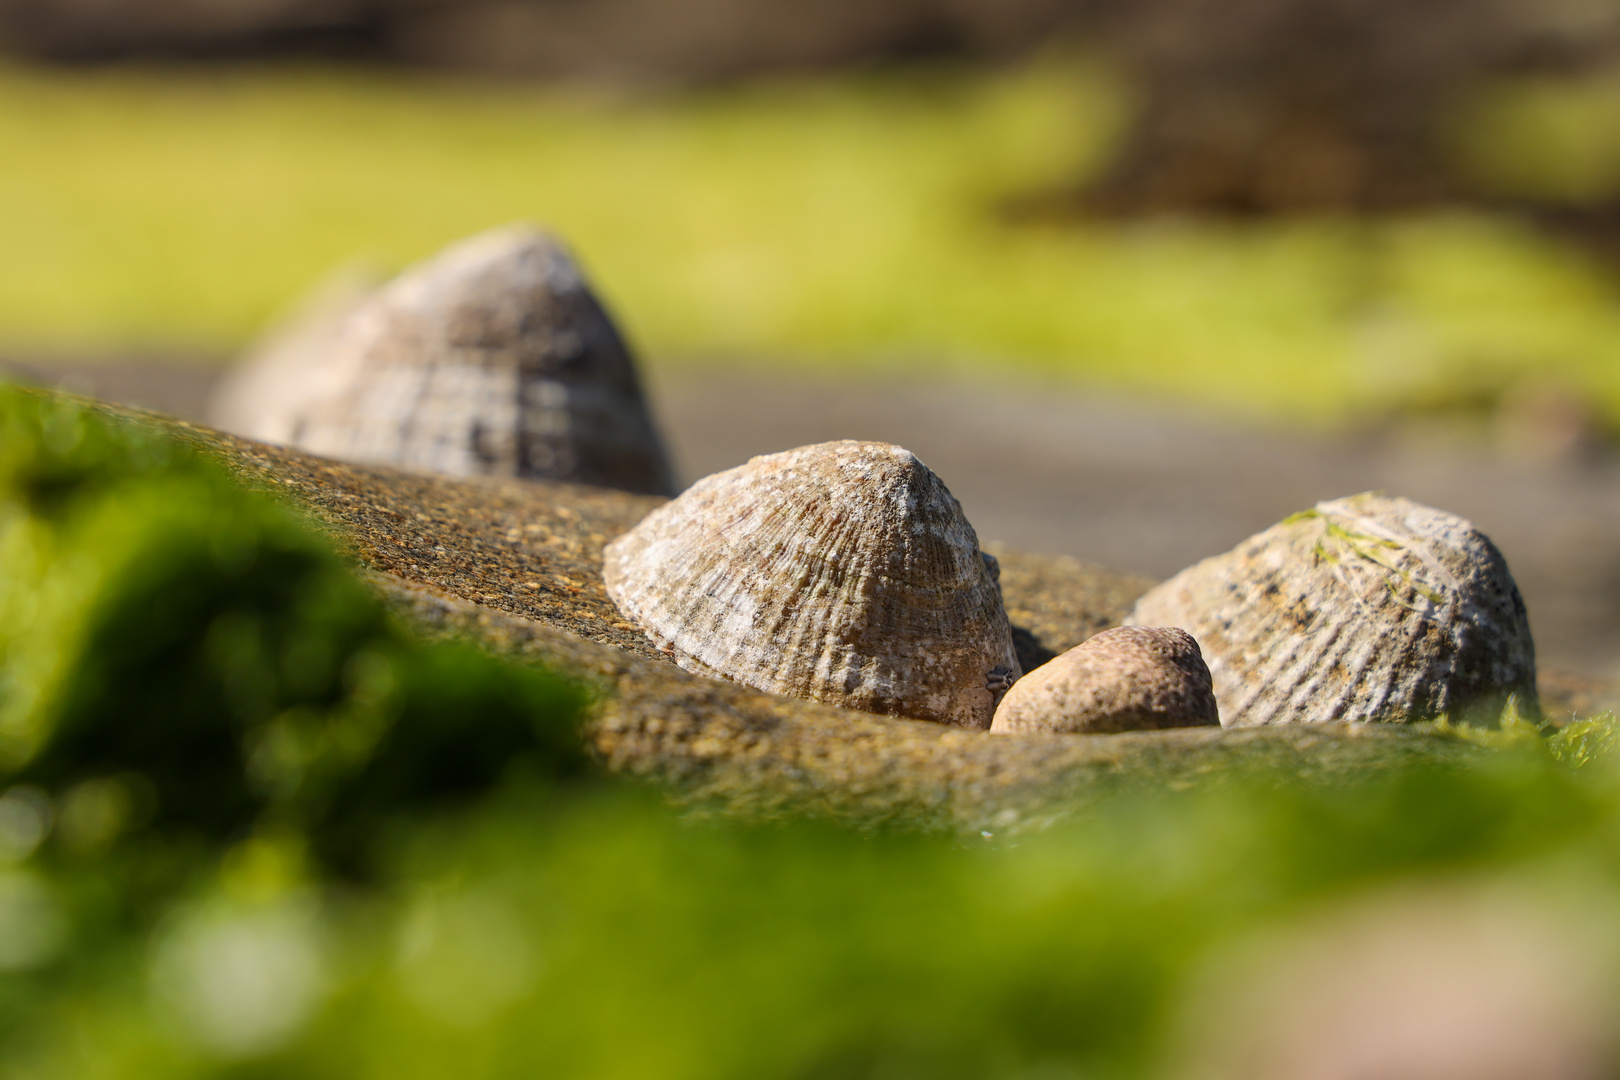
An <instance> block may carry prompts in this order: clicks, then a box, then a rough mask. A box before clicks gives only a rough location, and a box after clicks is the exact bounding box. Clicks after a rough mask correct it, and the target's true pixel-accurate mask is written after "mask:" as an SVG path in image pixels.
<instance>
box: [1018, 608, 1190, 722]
mask: <svg viewBox="0 0 1620 1080" xmlns="http://www.w3.org/2000/svg"><path fill="white" fill-rule="evenodd" d="M1220 722H1221V721H1220V717H1219V714H1218V713H1217V712H1216V709H1215V693H1214V690H1213V688H1212V687H1211V685H1210V677H1209V668H1208V667H1206V666H1205V664H1204V658H1203V655H1202V654H1201V653H1200V652H1199V651H1198V642H1196V641H1194V640H1193V638H1192V635H1190V634H1188V633H1187V632H1186V631H1184V630H1177V629H1175V628H1174V627H1163V626H1117V627H1115V628H1113V629H1112V630H1104V631H1103V632H1102V633H1100V634H1098V635H1097V636H1096V637H1094V638H1091V639H1089V640H1088V641H1086V642H1085V643H1084V644H1082V645H1078V646H1076V647H1075V648H1073V649H1070V650H1069V651H1068V652H1066V653H1064V654H1063V655H1062V656H1060V657H1058V658H1057V659H1055V660H1052V661H1051V662H1049V663H1047V664H1046V665H1044V666H1042V667H1041V668H1039V669H1037V670H1036V671H1033V672H1031V673H1030V674H1028V675H1026V676H1024V678H1022V679H1020V680H1019V681H1018V682H1016V683H1014V684H1013V687H1012V689H1011V690H1009V691H1007V696H1006V697H1004V698H1002V699H1001V704H1000V705H998V706H997V707H996V716H995V720H994V722H993V723H991V725H990V730H991V731H996V732H1002V733H1005V734H1008V735H1028V734H1032V733H1035V732H1049V733H1060V732H1069V733H1075V734H1087V735H1106V734H1111V733H1114V732H1120V731H1158V730H1163V729H1165V728H1185V727H1218V726H1220Z"/></svg>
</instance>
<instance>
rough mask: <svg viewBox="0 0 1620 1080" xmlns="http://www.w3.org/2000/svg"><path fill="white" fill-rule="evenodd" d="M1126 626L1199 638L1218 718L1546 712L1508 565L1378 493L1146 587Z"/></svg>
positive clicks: (1454, 530) (1237, 723) (1302, 518)
mask: <svg viewBox="0 0 1620 1080" xmlns="http://www.w3.org/2000/svg"><path fill="white" fill-rule="evenodd" d="M1127 621H1128V622H1132V623H1139V624H1149V625H1158V626H1179V627H1181V628H1183V629H1184V630H1187V631H1188V632H1189V633H1191V634H1192V635H1193V636H1194V637H1196V638H1197V639H1198V642H1199V644H1200V645H1202V646H1203V650H1204V659H1205V660H1206V661H1207V662H1208V664H1209V670H1210V674H1211V675H1212V676H1213V678H1214V683H1215V698H1216V701H1217V702H1218V703H1219V705H1220V710H1221V723H1222V724H1224V725H1225V726H1227V727H1245V726H1251V725H1257V724H1281V723H1315V722H1321V721H1331V720H1344V721H1363V720H1406V719H1423V718H1428V717H1433V716H1436V715H1438V714H1440V713H1447V714H1449V715H1450V716H1452V717H1453V718H1454V719H1455V718H1463V717H1467V718H1470V719H1475V720H1479V721H1485V722H1490V721H1492V720H1494V718H1495V717H1496V716H1497V714H1499V713H1500V711H1501V709H1502V707H1503V706H1504V705H1505V704H1506V700H1507V698H1508V696H1509V695H1517V698H1518V705H1519V707H1520V708H1521V709H1523V710H1526V711H1527V712H1530V713H1532V714H1533V713H1534V712H1535V711H1537V709H1538V702H1537V698H1536V662H1535V646H1534V645H1533V643H1532V641H1531V638H1530V624H1529V620H1528V618H1527V617H1526V614H1525V608H1524V601H1523V600H1522V599H1521V598H1520V596H1519V589H1518V586H1517V585H1515V584H1514V582H1513V575H1512V574H1510V573H1509V572H1508V567H1507V562H1506V561H1505V560H1504V559H1503V558H1502V555H1501V553H1500V552H1498V551H1497V550H1496V547H1495V546H1494V545H1493V544H1492V543H1491V542H1490V540H1489V539H1487V538H1486V537H1485V535H1484V534H1483V533H1481V532H1480V531H1479V530H1478V529H1476V528H1474V527H1473V525H1471V524H1469V523H1468V522H1467V521H1464V520H1463V519H1462V518H1460V517H1457V516H1455V515H1453V514H1448V513H1445V512H1443V511H1440V510H1435V509H1433V508H1432V507H1428V506H1423V505H1420V504H1418V503H1414V502H1410V501H1408V500H1406V499H1400V498H1387V497H1384V496H1381V495H1376V494H1363V495H1355V496H1351V497H1350V498H1346V499H1338V500H1336V501H1333V502H1324V503H1318V504H1317V505H1316V507H1315V509H1313V510H1307V511H1305V512H1303V513H1300V514H1295V515H1294V516H1292V517H1290V518H1288V519H1287V520H1286V521H1283V522H1282V523H1280V524H1278V525H1274V526H1272V527H1271V528H1270V529H1267V530H1266V531H1265V532H1262V533H1259V534H1258V535H1256V536H1252V537H1250V538H1249V539H1248V540H1245V541H1244V542H1243V543H1241V544H1239V545H1238V546H1237V547H1236V548H1234V549H1233V550H1232V551H1229V552H1227V553H1226V554H1225V555H1217V556H1215V557H1214V558H1211V559H1205V560H1204V561H1203V562H1201V563H1198V564H1197V565H1196V566H1192V567H1189V568H1188V569H1186V570H1183V571H1182V572H1181V573H1180V574H1177V575H1176V576H1175V577H1173V578H1171V579H1170V580H1169V581H1166V582H1164V583H1163V584H1162V585H1159V586H1157V587H1156V588H1154V589H1152V590H1150V591H1149V592H1148V593H1147V594H1145V595H1144V596H1143V597H1142V598H1141V599H1140V600H1139V601H1138V602H1137V605H1136V610H1135V611H1133V612H1132V614H1131V617H1130V619H1129V620H1127Z"/></svg>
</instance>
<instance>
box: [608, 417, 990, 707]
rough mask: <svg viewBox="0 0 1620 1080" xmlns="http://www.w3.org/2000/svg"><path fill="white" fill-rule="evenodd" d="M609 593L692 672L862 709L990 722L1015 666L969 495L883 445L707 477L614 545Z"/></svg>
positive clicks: (776, 458)
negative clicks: (960, 496)
mask: <svg viewBox="0 0 1620 1080" xmlns="http://www.w3.org/2000/svg"><path fill="white" fill-rule="evenodd" d="M603 571H604V576H605V578H606V581H607V589H608V594H609V595H610V596H611V597H612V598H613V601H614V603H616V604H617V605H618V606H619V609H620V610H621V611H623V612H624V613H625V615H627V616H628V617H629V618H631V619H633V620H635V622H637V623H638V624H639V625H640V626H641V627H642V628H643V629H644V630H645V632H646V634H647V636H648V637H649V638H650V639H652V641H653V643H654V644H655V645H657V646H658V647H659V648H661V649H664V650H665V651H667V652H669V653H671V654H672V655H673V657H674V659H675V661H676V662H677V663H679V664H680V665H681V666H682V667H684V668H686V669H688V670H689V671H696V672H701V673H704V674H709V675H720V676H723V677H725V678H728V679H732V680H734V681H736V682H740V683H744V684H746V685H748V686H753V687H756V688H758V689H761V690H768V691H772V692H774V693H779V694H785V695H788V696H790V697H798V698H809V699H811V700H814V701H823V702H827V703H830V704H833V705H840V706H843V707H845V708H851V709H861V710H864V711H866V712H875V713H885V714H889V715H896V716H909V717H914V718H916V719H920V720H936V721H940V722H942V723H948V724H956V725H959V726H961V727H966V728H976V729H981V730H982V729H984V728H988V727H989V726H990V719H991V716H992V714H993V712H994V709H995V700H996V696H997V693H996V691H993V690H992V689H991V686H992V685H996V686H1000V685H1001V684H1002V683H1003V682H1004V681H1005V680H1010V679H1014V678H1016V677H1017V675H1018V660H1017V657H1016V655H1015V654H1014V652H1013V645H1012V636H1011V631H1010V628H1009V627H1008V624H1007V615H1006V612H1005V610H1004V609H1003V608H1002V606H1001V594H1000V591H999V590H998V589H997V587H996V584H995V582H994V581H993V580H991V577H990V574H989V571H988V569H987V566H986V563H985V561H984V560H983V559H982V558H981V556H980V550H979V541H978V537H977V536H976V535H974V532H973V527H972V526H971V525H969V524H968V522H967V519H966V518H965V517H963V515H962V507H961V504H959V503H958V502H957V501H956V499H955V498H954V497H953V496H952V495H951V493H950V492H949V491H947V490H946V488H945V485H944V484H943V483H941V482H940V480H939V478H938V477H936V476H935V475H934V474H933V473H932V472H931V471H930V470H929V469H928V467H927V466H925V465H924V464H923V463H922V462H920V461H918V460H917V458H916V457H914V456H913V455H912V454H911V453H909V452H908V451H906V450H902V449H900V448H899V447H897V446H890V445H889V444H887V443H873V442H833V443H822V444H819V445H816V446H807V447H802V448H800V449H797V450H789V451H786V452H785V453H780V454H770V455H767V456H764V457H757V458H754V459H753V460H752V461H750V462H748V463H747V464H746V465H742V466H739V467H738V468H735V469H730V470H728V471H726V472H723V473H717V474H716V475H714V476H710V477H708V478H706V479H704V480H700V481H699V482H698V483H697V484H695V485H693V486H692V487H691V488H690V489H689V490H687V491H686V492H685V493H683V494H682V495H681V496H680V497H679V498H677V499H675V500H674V501H672V502H670V503H668V504H666V505H664V506H662V507H660V508H658V509H657V510H655V511H653V512H652V513H651V514H649V515H647V517H646V518H645V519H644V520H643V521H642V522H641V524H639V525H637V526H636V527H635V528H634V529H632V530H631V531H630V532H628V533H626V534H625V535H624V536H621V537H619V538H618V539H617V540H615V541H613V543H611V544H609V545H608V547H607V551H606V555H605V558H604V568H603Z"/></svg>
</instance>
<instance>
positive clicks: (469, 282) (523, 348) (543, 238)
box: [221, 227, 672, 494]
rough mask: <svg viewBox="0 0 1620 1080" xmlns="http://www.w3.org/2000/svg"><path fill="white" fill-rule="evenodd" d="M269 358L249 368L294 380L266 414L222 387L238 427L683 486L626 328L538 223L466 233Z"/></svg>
mask: <svg viewBox="0 0 1620 1080" xmlns="http://www.w3.org/2000/svg"><path fill="white" fill-rule="evenodd" d="M298 348H304V349H308V350H311V354H310V355H308V356H304V357H299V356H297V355H295V350H296V349H298ZM273 354H274V355H273V357H267V358H266V364H267V365H268V364H269V363H270V360H271V359H272V358H273V359H274V362H275V366H273V367H268V366H261V367H260V368H259V369H253V368H250V369H248V370H247V371H245V372H244V373H243V374H242V375H241V376H240V378H241V379H242V380H243V381H244V382H246V383H250V384H252V385H254V386H255V387H258V388H263V387H264V386H265V385H266V384H267V383H269V382H272V381H273V380H274V379H275V378H279V377H285V378H286V379H288V380H291V381H293V382H294V383H295V386H294V388H293V389H292V390H287V389H285V388H278V389H277V390H276V391H274V392H270V393H263V394H262V399H263V401H264V408H263V409H261V410H254V409H253V407H252V405H251V404H250V403H247V404H244V403H243V401H242V399H243V398H244V397H245V396H247V395H244V394H237V393H232V392H231V391H230V390H229V389H227V391H226V392H225V394H224V395H223V396H222V398H221V400H222V401H228V402H230V403H231V409H230V410H229V413H230V414H229V416H227V417H222V419H229V420H230V421H231V422H230V424H229V425H228V426H229V427H230V428H231V429H233V430H236V431H238V432H239V433H241V434H244V435H248V436H251V437H255V438H263V439H265V440H267V441H275V442H284V443H287V444H290V445H293V446H296V447H298V448H299V449H302V450H308V451H311V452H313V453H317V454H325V455H327V456H329V457H336V458H342V459H345V460H351V461H364V462H376V463H382V464H389V465H399V466H404V467H406V468H414V469H421V470H424V471H430V472H439V473H447V474H450V475H455V476H472V475H495V476H518V477H526V478H544V479H556V480H571V481H575V482H578V483H585V484H598V485H602V486H606V487H618V488H623V489H625V490H628V491H636V492H646V493H651V494H668V493H669V492H670V491H671V489H672V485H671V482H670V472H669V466H668V463H667V461H666V458H665V456H664V452H663V449H662V446H661V445H660V443H659V440H658V436H657V433H656V432H655V430H654V428H653V424H652V419H651V417H650V416H649V414H648V412H647V407H646V403H645V401H644V400H643V398H642V394H641V388H640V384H639V382H638V380H637V377H636V371H635V366H634V364H633V362H632V361H631V358H630V354H629V352H628V350H627V349H626V348H625V345H624V342H623V340H622V339H621V338H620V337H619V334H618V332H617V331H616V330H615V329H614V327H613V324H612V323H611V322H610V321H609V319H608V317H607V314H606V312H604V311H603V309H602V306H601V305H600V304H599V303H598V302H597V300H596V298H595V297H594V296H593V295H592V294H591V291H590V289H589V288H588V287H587V286H586V284H585V282H584V279H583V278H582V277H581V276H580V273H579V270H578V269H577V268H576V266H575V265H574V262H573V260H572V259H571V258H570V257H569V255H568V253H567V251H566V250H564V248H563V247H562V245H561V244H560V243H559V242H558V241H556V240H555V239H553V238H551V237H550V236H547V235H546V234H544V233H541V232H538V231H536V230H534V229H530V228H527V227H512V228H506V229H497V230H494V231H492V232H488V233H484V234H482V235H479V236H475V237H473V238H472V239H470V240H466V241H464V242H462V243H460V244H458V245H456V246H454V247H452V248H450V249H448V250H447V251H444V252H442V253H441V254H440V255H438V256H437V257H436V258H434V259H431V260H429V261H428V262H425V263H423V264H420V265H418V266H416V267H414V268H412V269H411V270H408V271H407V272H405V273H404V274H402V275H401V276H400V277H398V278H396V279H395V280H394V281H392V282H391V283H389V284H388V285H387V286H385V287H384V288H382V289H380V290H379V291H377V292H376V293H375V294H374V295H373V296H372V297H371V298H370V299H369V300H367V301H366V302H365V303H363V304H361V305H360V306H359V307H358V308H357V309H356V310H354V311H352V312H351V313H349V314H348V315H347V317H346V318H344V319H343V321H342V323H341V326H339V327H337V328H335V329H334V328H327V329H324V330H322V329H320V328H316V330H315V331H312V332H311V333H309V334H307V335H306V336H305V340H304V341H302V342H294V343H292V344H290V345H289V346H288V347H284V348H281V349H279V350H273Z"/></svg>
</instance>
